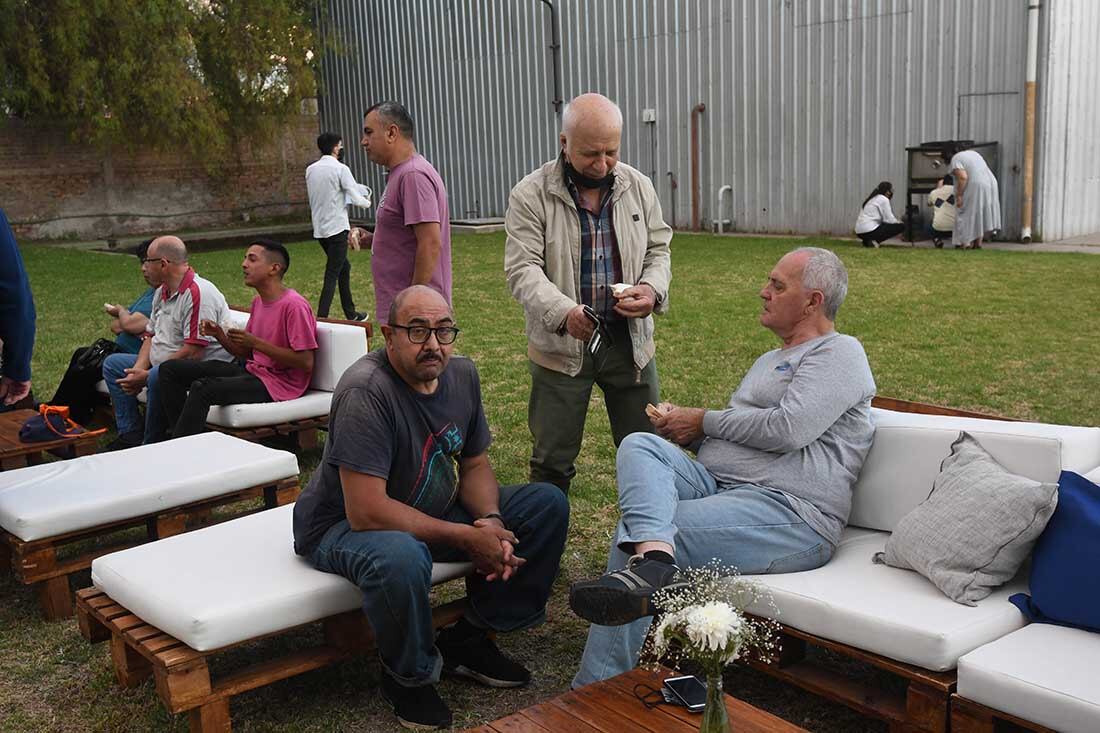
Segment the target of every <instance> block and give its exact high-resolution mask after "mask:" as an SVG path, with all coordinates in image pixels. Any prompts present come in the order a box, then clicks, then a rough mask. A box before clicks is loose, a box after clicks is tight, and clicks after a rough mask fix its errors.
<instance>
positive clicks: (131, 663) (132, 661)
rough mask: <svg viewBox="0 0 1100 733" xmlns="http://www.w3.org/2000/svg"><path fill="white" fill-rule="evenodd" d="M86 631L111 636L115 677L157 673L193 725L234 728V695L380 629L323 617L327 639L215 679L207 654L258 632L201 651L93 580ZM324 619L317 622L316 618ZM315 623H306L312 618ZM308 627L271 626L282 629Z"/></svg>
mask: <svg viewBox="0 0 1100 733" xmlns="http://www.w3.org/2000/svg"><path fill="white" fill-rule="evenodd" d="M465 605H466V600H465V598H462V599H458V600H455V601H451V602H450V603H446V604H443V605H440V606H437V607H436V608H434V609H433V611H432V624H433V626H435V627H436V628H439V627H441V626H446V625H448V624H451V623H454V622H455V621H457V620H458V619H459V618H460V617H461V616H462V613H463V611H464V610H465ZM76 614H77V623H78V625H79V627H80V633H81V634H82V635H83V636H84V638H85V639H87V640H88V641H89V642H92V643H98V642H102V641H110V649H111V664H112V666H113V668H114V674H115V679H116V680H117V681H118V684H119V685H121V686H123V687H134V686H136V685H139V684H141V683H142V682H143V681H144V680H146V679H147V678H148V677H150V676H152V677H153V680H154V682H155V685H156V691H157V695H159V696H160V699H161V701H162V702H163V703H164V707H165V708H166V709H167V710H168V712H170V713H182V712H187V713H188V714H189V716H190V724H191V731H192V733H200V732H201V733H207V732H209V731H229V730H231V728H232V722H231V720H230V715H229V701H230V699H231V698H232V697H233V696H234V695H239V694H241V693H243V692H248V691H249V690H255V689H257V688H259V687H263V686H265V685H269V684H271V683H273V682H278V681H279V680H283V679H287V678H289V677H293V676H295V675H298V674H302V673H304V672H309V671H311V670H314V669H320V668H322V667H326V666H328V665H330V664H334V663H336V662H339V661H342V660H344V659H348V658H350V657H352V656H355V655H359V654H363V653H365V652H368V651H370V650H372V649H373V648H374V641H373V635H372V633H371V631H370V627H369V625H368V624H367V621H366V617H365V616H364V615H363V613H362V612H361V611H358V610H355V611H348V612H345V613H340V614H337V615H335V616H330V617H328V618H325V619H323V620H321V621H320V622H319V623H320V624H321V626H322V628H323V630H324V642H323V643H322V644H320V645H317V646H314V647H312V648H308V649H304V650H299V651H295V652H292V653H288V654H286V655H284V656H282V657H279V658H275V659H266V660H264V661H262V662H257V663H254V664H252V665H250V666H248V667H246V668H244V669H241V670H238V671H235V672H233V673H231V674H227V675H224V676H222V677H220V678H219V679H214V678H212V676H211V673H210V667H209V665H208V663H207V659H208V658H210V657H213V656H216V655H219V654H222V653H224V652H226V651H229V650H230V649H234V648H236V647H238V646H240V645H241V644H248V643H252V642H254V641H257V640H258V639H262V638H266V637H257V638H256V639H249V640H247V641H243V642H240V643H239V644H234V645H232V646H227V647H222V648H220V649H215V650H212V651H206V652H199V651H196V650H194V649H192V648H191V647H189V646H187V645H186V644H184V643H183V642H182V641H180V640H178V639H176V638H174V637H172V636H170V635H168V634H165V633H163V632H162V631H160V629H157V628H156V627H154V626H150V625H149V624H147V623H145V622H144V621H142V620H141V619H140V618H138V617H137V616H135V615H134V614H132V613H130V612H129V611H128V610H127V609H125V608H123V607H122V606H121V605H119V604H117V603H115V602H114V600H112V599H111V598H110V596H108V595H107V594H105V593H103V592H102V591H100V590H98V589H96V588H86V589H84V590H81V591H79V592H78V593H77V594H76ZM315 623H316V622H315ZM309 625H311V624H305V626H309ZM298 628H302V627H294V628H291V629H285V630H283V631H280V632H277V633H276V634H269V635H267V636H268V637H271V636H280V635H282V634H285V633H288V632H291V631H294V630H296V629H298Z"/></svg>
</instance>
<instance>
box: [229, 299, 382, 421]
mask: <svg viewBox="0 0 1100 733" xmlns="http://www.w3.org/2000/svg"><path fill="white" fill-rule="evenodd" d="M229 313H230V319H231V320H233V321H234V323H235V325H237V326H238V327H240V328H244V326H245V325H246V324H247V323H248V314H247V313H245V312H243V311H234V310H231V311H230V312H229ZM366 353H367V330H366V329H365V328H363V327H361V326H349V325H348V324H346V323H318V324H317V352H316V353H315V354H314V357H313V376H312V378H311V379H310V382H309V388H310V389H313V390H320V391H325V392H332V391H333V390H334V389H336V383H337V382H339V381H340V377H342V376H343V375H344V371H345V370H346V369H347V368H348V367H349V366H351V365H352V364H353V363H354V362H355V360H356V359H358V358H359V357H361V356H363V355H364V354H366ZM326 412H327V410H326ZM317 414H324V413H314V415H317ZM309 417H313V415H310V416H309ZM221 424H222V423H218V425H221Z"/></svg>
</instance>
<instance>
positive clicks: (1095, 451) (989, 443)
mask: <svg viewBox="0 0 1100 733" xmlns="http://www.w3.org/2000/svg"><path fill="white" fill-rule="evenodd" d="M876 405H879V406H877V407H875V408H874V409H873V417H874V420H875V423H876V432H875V439H874V444H873V445H872V448H871V451H870V453H869V455H868V457H867V461H866V463H865V464H864V467H863V470H862V472H861V474H860V477H859V480H858V482H857V483H856V486H855V489H854V492H853V499H852V511H851V517H850V526H849V527H847V528H846V529H845V530H844V533H843V535H842V537H841V542H840V546H839V547H838V548H837V551H836V553H835V554H834V556H833V558H832V559H831V560H830V561H829V562H828V563H827V564H826V565H825V566H823V567H821V568H818V569H816V570H811V571H808V572H803V573H791V574H788V575H772V576H751V577H753V578H754V579H755V580H757V581H759V582H760V583H761V584H763V585H764V586H766V587H767V588H769V589H770V590H771V592H772V595H773V598H774V604H775V607H776V608H777V609H778V616H775V612H774V611H773V610H772V609H770V608H769V607H767V606H765V605H760V606H757V607H754V608H752V609H750V610H752V611H753V612H755V613H757V614H759V615H763V616H775V618H776V619H777V620H778V621H780V623H781V624H782V635H783V639H782V641H783V651H782V653H781V654H780V655H779V657H778V659H776V660H774V661H772V662H771V663H763V662H759V663H754V666H755V667H756V668H757V669H760V670H762V671H764V672H766V673H768V674H770V675H773V676H775V677H777V678H779V679H781V680H785V681H787V682H790V683H792V684H794V685H797V686H799V687H802V688H803V689H806V690H809V691H811V692H814V693H816V694H819V695H821V696H823V697H826V698H829V699H832V700H834V701H837V702H841V703H843V704H845V705H847V706H849V707H851V708H853V709H855V710H857V711H859V712H861V713H863V714H864V715H867V716H869V717H873V718H878V719H881V720H883V721H886V722H887V723H888V724H889V725H890V728H891V730H899V731H900V730H905V731H930V732H934V733H946V731H948V730H949V729H951V728H950V709H951V707H950V706H951V700H952V694H953V693H955V691H956V685H957V684H960V683H959V680H960V679H961V678H962V673H961V672H960V673H958V675H957V674H956V667H957V666H959V664H960V658H966V655H968V654H970V653H975V654H977V653H978V652H975V650H979V648H981V647H984V646H985V645H987V644H990V643H992V642H998V640H1002V637H1005V639H1004V640H1002V641H1003V643H1008V641H1007V640H1008V639H1011V638H1012V636H1013V632H1016V633H1019V630H1020V629H1021V628H1022V627H1024V624H1025V620H1024V618H1023V616H1022V615H1021V614H1020V612H1019V611H1018V610H1017V609H1016V607H1015V606H1013V605H1012V604H1011V603H1009V602H1008V597H1009V596H1010V595H1012V594H1013V593H1016V592H1019V591H1024V590H1026V572H1021V573H1020V574H1019V576H1018V577H1017V578H1016V579H1014V580H1012V581H1010V582H1009V583H1007V584H1006V585H1005V586H1003V587H1001V588H999V589H997V590H995V591H994V592H993V594H992V595H991V596H989V597H988V598H986V599H985V600H983V601H980V602H979V603H978V604H977V606H974V607H970V606H964V605H961V604H958V603H955V602H954V601H952V600H951V599H949V598H948V597H947V596H945V595H943V594H942V593H941V592H940V591H939V590H938V589H937V588H936V587H935V586H934V585H933V584H932V583H931V582H929V581H928V580H926V579H925V578H924V577H922V576H921V575H919V574H918V573H916V572H912V571H907V570H900V569H897V568H892V567H889V566H886V565H879V564H874V563H873V562H872V560H871V558H872V556H873V555H874V554H875V553H876V552H879V551H881V550H882V549H883V547H884V545H885V542H886V539H887V537H888V536H889V533H890V531H891V530H892V529H893V527H894V526H895V525H896V524H897V522H898V521H899V520H900V519H901V518H902V517H903V516H905V515H906V514H907V513H908V512H909V511H910V510H911V509H913V508H914V507H915V506H916V505H917V504H919V503H920V502H921V501H923V500H924V499H925V498H926V497H927V496H928V493H929V490H930V488H931V486H932V483H933V480H934V479H935V477H936V475H937V474H938V473H939V468H940V464H941V462H942V460H943V459H944V458H945V457H947V455H948V454H949V453H950V450H951V444H952V442H954V440H955V439H956V437H957V436H958V434H959V431H961V430H966V431H968V432H970V433H971V434H973V435H974V436H975V437H976V438H977V439H978V440H979V441H980V442H981V444H982V445H983V446H984V447H985V448H986V449H987V450H988V451H989V452H990V453H991V454H992V455H993V456H994V458H996V459H997V460H998V461H999V462H1000V463H1001V464H1002V465H1004V466H1005V467H1006V468H1007V469H1008V470H1009V471H1012V472H1013V473H1017V474H1020V475H1023V476H1027V477H1029V478H1032V479H1036V480H1043V481H1057V479H1058V475H1059V472H1060V471H1061V470H1062V469H1063V468H1065V469H1066V470H1071V471H1076V472H1078V473H1086V472H1087V471H1089V470H1090V469H1093V468H1095V467H1097V466H1098V465H1100V429H1098V428H1081V427H1067V426H1059V425H1043V424H1037V423H1022V422H1011V421H1004V420H997V419H982V418H976V417H973V413H960V412H959V411H954V410H950V409H946V408H934V407H932V406H929V405H915V404H912V403H905V402H902V401H898V400H877V401H876ZM881 406H888V407H889V408H892V409H883V407H881ZM936 413H939V414H936ZM1025 631H1026V629H1025ZM1032 633H1033V632H1032ZM999 643H1001V642H999ZM807 647H817V648H819V649H825V650H829V651H831V652H833V653H835V654H839V655H841V656H843V657H847V658H850V659H855V660H859V661H861V662H864V663H868V664H870V665H872V666H874V667H876V668H878V669H879V670H882V671H885V672H886V673H888V674H890V675H893V676H894V677H896V678H898V679H899V680H900V681H901V682H902V683H903V684H902V685H900V687H902V688H903V689H904V692H900V693H899V692H894V691H892V690H890V689H878V688H875V687H869V686H867V685H863V684H860V683H858V682H856V681H854V680H852V679H851V678H850V677H848V676H846V675H844V674H841V673H839V672H837V671H836V670H835V669H833V668H831V667H829V666H827V665H826V664H822V663H820V662H819V661H818V659H815V658H813V657H812V656H811V657H807V655H806V651H807ZM1098 661H1100V660H1098ZM1094 729H1095V730H1100V725H1097V726H1096V727H1095V728H1094Z"/></svg>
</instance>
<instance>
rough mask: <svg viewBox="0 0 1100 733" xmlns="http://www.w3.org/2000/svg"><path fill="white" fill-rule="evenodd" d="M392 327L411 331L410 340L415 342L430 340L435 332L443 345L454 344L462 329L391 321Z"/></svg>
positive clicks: (437, 339) (436, 337) (436, 338)
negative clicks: (409, 324)
mask: <svg viewBox="0 0 1100 733" xmlns="http://www.w3.org/2000/svg"><path fill="white" fill-rule="evenodd" d="M390 326H391V327H392V328H403V329H405V330H406V331H408V332H409V341H412V342H413V343H414V344H422V343H424V342H425V341H427V340H428V337H429V336H431V335H432V334H433V333H434V334H435V340H436V341H438V342H439V343H440V345H442V346H446V345H448V344H453V343H454V342H455V339H456V338H458V333H459V331H460V330H461V329H459V328H456V327H454V326H436V327H435V328H429V327H428V326H402V325H400V324H397V323H391V324H390Z"/></svg>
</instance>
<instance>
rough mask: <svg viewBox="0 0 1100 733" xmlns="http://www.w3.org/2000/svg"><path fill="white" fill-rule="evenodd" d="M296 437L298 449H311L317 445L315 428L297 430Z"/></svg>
mask: <svg viewBox="0 0 1100 733" xmlns="http://www.w3.org/2000/svg"><path fill="white" fill-rule="evenodd" d="M296 437H297V443H298V449H299V450H312V449H314V448H316V447H317V428H307V429H305V430H299V431H298V432H297V433H296Z"/></svg>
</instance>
